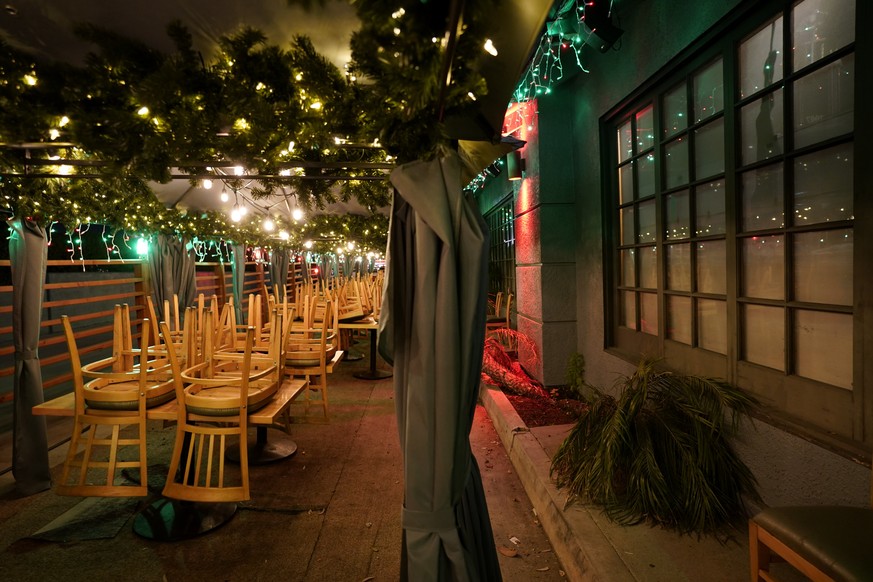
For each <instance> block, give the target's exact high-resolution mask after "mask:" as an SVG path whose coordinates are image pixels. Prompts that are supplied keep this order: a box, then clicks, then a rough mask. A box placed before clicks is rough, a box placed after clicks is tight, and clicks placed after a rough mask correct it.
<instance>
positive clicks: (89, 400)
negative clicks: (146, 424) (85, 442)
mask: <svg viewBox="0 0 873 582" xmlns="http://www.w3.org/2000/svg"><path fill="white" fill-rule="evenodd" d="M83 392H84V395H85V404H87V405H88V408H94V409H96V410H136V409H137V407H138V406H139V382H137V381H127V382H105V381H103V380H101V379H97V380H92V381H90V382H88V383H87V384H85V386H84V387H83ZM175 396H176V395H175V393H174V391H173V382H172V381H171V380H166V381H164V382H161V383H160V384H151V385H149V387H148V388H147V389H146V408H152V407H155V406H160V405H161V404H164V403H165V402H169V401H170V400H172V399H173V398H175Z"/></svg>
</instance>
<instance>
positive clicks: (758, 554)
mask: <svg viewBox="0 0 873 582" xmlns="http://www.w3.org/2000/svg"><path fill="white" fill-rule="evenodd" d="M770 561H771V557H770V549H769V548H768V547H767V546H765V545H764V544H762V543H761V541H760V540H759V539H758V524H756V523H755V522H754V521H753V520H749V570H750V574H751V581H752V582H760V581H761V580H767V579H769V576H767V575H766V572H769V571H770ZM762 572H764V573H765V574H764V575H763V576H762V574H761V573H762Z"/></svg>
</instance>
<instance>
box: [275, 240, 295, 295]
mask: <svg viewBox="0 0 873 582" xmlns="http://www.w3.org/2000/svg"><path fill="white" fill-rule="evenodd" d="M290 264H291V259H290V253H289V252H288V249H285V248H282V249H273V254H272V255H271V256H270V281H271V282H272V283H273V289H275V288H276V287H277V286H278V287H279V300H280V301H281V300H283V299H285V284H286V283H287V281H288V266H289V265H290Z"/></svg>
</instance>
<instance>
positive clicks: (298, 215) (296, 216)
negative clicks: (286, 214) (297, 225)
mask: <svg viewBox="0 0 873 582" xmlns="http://www.w3.org/2000/svg"><path fill="white" fill-rule="evenodd" d="M291 218H293V219H294V220H303V211H302V210H300V209H299V208H295V209H294V210H293V211H292V212H291Z"/></svg>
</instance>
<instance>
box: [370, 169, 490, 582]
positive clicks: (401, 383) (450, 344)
mask: <svg viewBox="0 0 873 582" xmlns="http://www.w3.org/2000/svg"><path fill="white" fill-rule="evenodd" d="M391 182H392V184H393V185H394V188H395V195H394V202H393V205H392V209H391V227H390V234H389V243H388V264H387V272H386V281H385V292H384V297H383V303H382V311H381V315H380V319H379V351H380V353H381V354H382V357H383V358H385V360H386V361H388V362H389V363H391V364H392V365H393V366H394V391H395V405H396V408H397V420H398V427H399V430H400V443H401V449H402V454H403V464H404V493H405V500H404V506H403V508H402V523H403V552H402V564H401V572H402V577H403V579H404V580H411V581H415V582H422V581H444V580H446V581H447V580H458V581H468V580H469V581H479V580H489V581H494V580H500V579H501V575H500V567H499V564H498V561H497V553H496V551H495V546H494V536H493V533H492V530H491V522H490V519H489V516H488V508H487V506H486V503H485V495H484V491H483V488H482V480H481V477H480V473H479V467H478V465H477V463H476V459H475V458H474V457H473V453H472V451H471V449H470V430H471V428H472V424H473V414H474V412H475V408H476V401H477V398H478V393H479V377H480V372H481V367H482V352H483V344H484V339H485V312H486V304H487V288H486V285H487V275H488V230H487V226H486V225H485V222H484V221H483V219H482V217H481V215H480V214H479V211H478V209H477V208H476V206H475V205H474V204H473V203H472V202H471V201H470V200H469V199H468V198H466V197H465V196H464V195H463V192H462V184H461V171H460V160H459V158H458V156H457V154H454V153H451V154H449V155H448V156H447V157H445V158H442V159H436V160H433V161H429V162H420V161H419V162H413V163H410V164H406V165H404V166H401V167H399V168H397V169H396V170H395V171H394V172H393V173H392V174H391Z"/></svg>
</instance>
